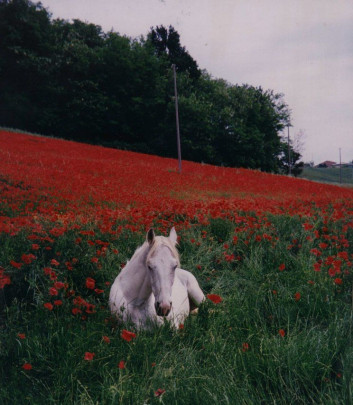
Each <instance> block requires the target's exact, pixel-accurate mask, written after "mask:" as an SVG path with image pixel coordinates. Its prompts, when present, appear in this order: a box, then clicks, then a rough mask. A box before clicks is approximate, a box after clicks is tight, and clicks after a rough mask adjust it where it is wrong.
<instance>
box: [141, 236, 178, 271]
mask: <svg viewBox="0 0 353 405" xmlns="http://www.w3.org/2000/svg"><path fill="white" fill-rule="evenodd" d="M161 246H166V247H167V248H169V250H170V251H171V252H172V255H173V256H174V258H175V259H176V260H177V262H178V267H180V258H179V252H178V250H177V248H176V247H175V246H174V245H173V244H172V243H171V242H170V240H169V239H168V238H166V237H164V236H156V237H155V238H154V241H153V244H152V246H151V249H150V251H149V252H148V255H147V260H148V259H149V258H150V257H151V256H152V255H153V254H154V252H155V251H156V250H157V249H158V248H159V247H161Z"/></svg>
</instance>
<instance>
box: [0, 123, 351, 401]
mask: <svg viewBox="0 0 353 405" xmlns="http://www.w3.org/2000/svg"><path fill="white" fill-rule="evenodd" d="M0 161H1V165H0V246H1V249H0V381H2V384H1V385H0V403H2V404H6V405H7V404H9V405H10V404H11V405H13V404H15V405H17V404H21V405H23V404H39V405H41V404H43V405H44V404H48V403H58V404H63V405H66V404H68V405H71V404H80V405H87V404H96V403H99V404H104V405H105V404H107V405H108V404H117V403H121V404H142V403H146V404H147V403H148V404H157V403H168V404H190V403H195V404H198V403H199V404H212V403H217V404H218V403H219V404H222V403H224V404H226V403H230V404H244V405H248V404H260V403H263V404H269V403H276V404H283V405H284V404H288V403H293V404H294V403H295V404H308V403H316V404H342V403H347V404H348V403H351V393H352V390H353V373H352V370H353V346H352V341H353V339H352V338H353V334H352V325H353V318H352V282H353V271H352V267H353V265H352V262H353V245H352V243H353V242H352V241H353V190H352V189H350V188H344V187H337V186H332V185H327V184H322V183H316V182H310V181H307V180H301V179H295V178H290V177H285V176H279V175H271V174H267V173H263V172H260V171H252V170H245V169H231V168H224V167H217V166H211V165H203V164H198V163H193V162H187V161H184V162H183V172H182V173H181V174H179V173H178V172H177V161H176V160H173V159H165V158H160V157H156V156H152V155H145V154H138V153H132V152H125V151H120V150H116V149H109V148H103V147H97V146H92V145H87V144H80V143H75V142H69V141H64V140H59V139H53V138H46V137H42V136H34V135H26V134H19V133H15V132H7V131H0ZM151 226H153V227H154V229H155V231H156V233H157V234H166V233H167V232H169V230H170V228H171V227H172V226H175V227H176V230H177V233H178V249H179V252H180V255H181V267H182V268H183V269H187V270H189V271H190V272H192V273H193V275H194V276H195V277H196V279H197V281H198V283H199V284H200V286H201V288H202V290H203V292H204V293H205V295H206V297H207V298H206V299H205V302H203V303H202V304H201V306H200V308H199V312H198V314H197V315H195V316H189V317H188V318H187V319H186V321H185V323H184V324H182V325H181V326H180V328H179V329H177V330H176V329H171V328H170V325H169V324H168V323H165V325H163V326H162V327H160V328H153V329H151V330H150V331H144V330H140V329H139V328H136V327H135V326H134V325H132V324H131V323H128V322H127V323H120V322H118V321H117V319H116V318H115V317H114V316H112V314H111V313H110V311H109V308H108V297H109V292H110V287H111V285H112V282H113V281H114V279H115V277H116V276H117V275H118V274H119V272H120V270H121V269H123V268H124V267H125V265H126V263H127V261H128V260H129V259H130V258H131V256H132V255H133V253H134V251H135V249H136V248H137V247H138V246H139V245H141V244H142V243H143V242H144V240H145V238H146V231H147V229H148V228H149V227H151ZM146 274H149V273H146Z"/></svg>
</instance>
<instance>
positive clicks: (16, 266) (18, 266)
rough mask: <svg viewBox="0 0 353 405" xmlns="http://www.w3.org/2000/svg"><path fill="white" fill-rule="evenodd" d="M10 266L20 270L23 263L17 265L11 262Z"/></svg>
mask: <svg viewBox="0 0 353 405" xmlns="http://www.w3.org/2000/svg"><path fill="white" fill-rule="evenodd" d="M10 264H11V266H12V267H15V268H16V269H20V268H21V267H22V265H23V263H17V262H15V261H14V260H11V261H10Z"/></svg>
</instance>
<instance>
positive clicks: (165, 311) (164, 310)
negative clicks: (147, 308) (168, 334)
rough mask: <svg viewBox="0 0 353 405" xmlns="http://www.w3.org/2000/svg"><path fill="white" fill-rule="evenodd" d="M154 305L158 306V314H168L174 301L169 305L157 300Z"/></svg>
mask: <svg viewBox="0 0 353 405" xmlns="http://www.w3.org/2000/svg"><path fill="white" fill-rule="evenodd" d="M154 307H155V308H156V313H157V315H158V316H168V315H169V312H170V310H171V308H172V303H170V304H169V305H168V304H167V305H166V304H163V305H162V304H160V303H159V302H156V303H155V304H154Z"/></svg>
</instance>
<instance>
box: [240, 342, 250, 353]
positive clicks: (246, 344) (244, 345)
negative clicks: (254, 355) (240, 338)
mask: <svg viewBox="0 0 353 405" xmlns="http://www.w3.org/2000/svg"><path fill="white" fill-rule="evenodd" d="M249 348H250V346H249V343H246V342H245V343H243V345H242V348H241V350H242V351H243V352H246V351H247V350H249Z"/></svg>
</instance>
